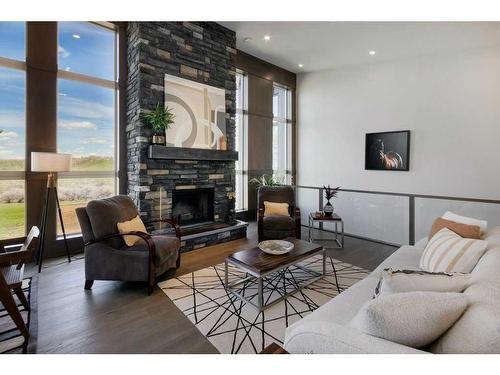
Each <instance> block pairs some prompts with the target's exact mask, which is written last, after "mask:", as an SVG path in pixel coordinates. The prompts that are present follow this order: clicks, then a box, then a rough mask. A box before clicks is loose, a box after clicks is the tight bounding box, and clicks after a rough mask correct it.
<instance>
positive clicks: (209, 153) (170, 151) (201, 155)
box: [148, 145, 238, 161]
mask: <svg viewBox="0 0 500 375" xmlns="http://www.w3.org/2000/svg"><path fill="white" fill-rule="evenodd" d="M148 156H149V158H150V159H164V160H218V161H234V160H238V152H237V151H227V150H208V149H201V148H187V147H169V146H162V145H150V146H149V149H148Z"/></svg>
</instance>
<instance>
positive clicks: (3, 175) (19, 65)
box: [0, 22, 28, 245]
mask: <svg viewBox="0 0 500 375" xmlns="http://www.w3.org/2000/svg"><path fill="white" fill-rule="evenodd" d="M24 28H25V32H24V46H25V49H27V44H28V43H27V22H24ZM0 68H6V69H13V70H16V71H22V72H24V77H25V80H24V85H25V86H24V90H25V95H26V89H27V87H26V85H27V82H26V71H27V64H26V54H25V56H24V61H23V60H15V59H11V58H8V57H2V56H0ZM26 104H27V103H26V102H25V106H24V131H25V132H26V107H27V105H26ZM24 148H25V150H26V142H25V144H24ZM26 165H27V163H26V155H25V163H24V170H23V171H0V180H1V181H8V180H19V181H23V182H24V223H23V224H24V233H23V237H24V235H26V208H27V204H26V184H27V179H26ZM23 237H13V238H5V239H0V243H3V244H6V245H9V244H12V243H17V242H18V241H19V239H21V238H23Z"/></svg>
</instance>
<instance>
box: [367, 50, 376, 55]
mask: <svg viewBox="0 0 500 375" xmlns="http://www.w3.org/2000/svg"><path fill="white" fill-rule="evenodd" d="M376 53H377V52H375V51H370V52H368V54H369V55H370V56H373V55H375V54H376Z"/></svg>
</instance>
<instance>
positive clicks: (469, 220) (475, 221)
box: [441, 211, 488, 234]
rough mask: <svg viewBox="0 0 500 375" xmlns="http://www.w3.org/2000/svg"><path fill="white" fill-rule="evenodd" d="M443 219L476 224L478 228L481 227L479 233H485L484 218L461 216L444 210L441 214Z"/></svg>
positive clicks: (485, 224) (486, 226)
mask: <svg viewBox="0 0 500 375" xmlns="http://www.w3.org/2000/svg"><path fill="white" fill-rule="evenodd" d="M441 217H442V218H443V219H446V220H451V221H454V222H456V223H461V224H467V225H477V226H478V227H479V229H481V233H482V234H484V233H486V230H487V229H488V222H487V221H486V220H479V219H474V218H473V217H467V216H461V215H457V214H455V213H453V212H451V211H446V212H445V213H444V215H443V216H441Z"/></svg>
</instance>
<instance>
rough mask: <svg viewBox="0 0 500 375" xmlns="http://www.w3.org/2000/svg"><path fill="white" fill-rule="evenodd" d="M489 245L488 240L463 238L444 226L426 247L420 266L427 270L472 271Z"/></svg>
mask: <svg viewBox="0 0 500 375" xmlns="http://www.w3.org/2000/svg"><path fill="white" fill-rule="evenodd" d="M487 247H488V242H486V241H483V240H475V239H472V238H463V237H461V236H459V235H458V234H456V233H455V232H453V231H451V230H449V229H448V228H443V229H441V230H440V231H439V232H437V233H436V234H435V235H434V237H432V239H431V240H430V241H429V243H428V244H427V246H426V247H425V250H424V252H423V253H422V257H421V258H420V268H421V269H423V270H424V271H427V272H461V273H470V272H471V271H472V270H473V269H474V267H475V266H476V264H477V262H478V261H479V258H481V256H482V255H483V254H484V252H485V251H486V248H487Z"/></svg>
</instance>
